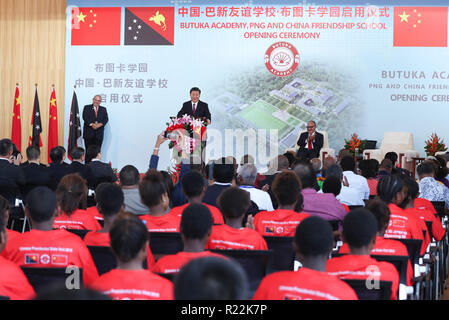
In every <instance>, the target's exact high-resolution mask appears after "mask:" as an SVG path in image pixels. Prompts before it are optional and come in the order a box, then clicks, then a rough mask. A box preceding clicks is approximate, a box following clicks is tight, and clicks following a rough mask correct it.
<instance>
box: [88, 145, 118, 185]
mask: <svg viewBox="0 0 449 320" xmlns="http://www.w3.org/2000/svg"><path fill="white" fill-rule="evenodd" d="M86 158H87V159H89V160H88V161H86V163H87V166H89V167H90V168H91V169H92V173H93V175H94V177H95V179H96V184H100V183H101V182H115V181H117V176H116V175H115V174H114V172H113V171H112V168H111V166H110V165H109V164H108V163H104V162H101V148H100V147H99V146H97V145H96V144H93V145H91V146H89V148H87V155H86Z"/></svg>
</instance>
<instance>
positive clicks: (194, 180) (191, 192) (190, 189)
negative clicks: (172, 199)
mask: <svg viewBox="0 0 449 320" xmlns="http://www.w3.org/2000/svg"><path fill="white" fill-rule="evenodd" d="M181 183H182V190H183V191H184V193H185V195H186V197H187V198H193V197H198V196H200V195H201V193H202V192H203V190H204V187H205V186H206V183H205V182H204V178H203V176H202V175H201V173H199V172H198V171H196V170H190V171H189V172H187V173H186V174H185V175H184V177H183V178H182V181H181Z"/></svg>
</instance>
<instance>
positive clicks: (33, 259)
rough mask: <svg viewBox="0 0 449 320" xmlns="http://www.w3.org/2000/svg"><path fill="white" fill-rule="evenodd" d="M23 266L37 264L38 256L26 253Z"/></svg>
mask: <svg viewBox="0 0 449 320" xmlns="http://www.w3.org/2000/svg"><path fill="white" fill-rule="evenodd" d="M25 264H39V255H38V254H34V253H26V254H25Z"/></svg>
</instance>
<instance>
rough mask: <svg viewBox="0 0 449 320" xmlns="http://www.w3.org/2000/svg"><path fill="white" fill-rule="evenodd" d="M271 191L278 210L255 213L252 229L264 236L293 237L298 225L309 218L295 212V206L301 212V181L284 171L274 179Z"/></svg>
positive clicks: (291, 172) (305, 214)
mask: <svg viewBox="0 0 449 320" xmlns="http://www.w3.org/2000/svg"><path fill="white" fill-rule="evenodd" d="M272 190H273V194H274V196H275V197H276V200H277V202H278V208H277V209H276V210H274V211H262V212H259V213H257V214H256V216H255V217H254V222H253V224H254V228H255V230H256V231H257V232H259V233H260V234H261V235H264V236H285V237H293V236H294V234H295V230H296V227H297V226H298V224H299V223H301V221H303V220H304V219H305V218H307V217H309V214H307V213H303V212H297V211H295V207H296V206H299V208H300V211H302V206H303V198H302V194H301V181H299V178H298V176H297V175H296V174H295V173H294V172H293V171H287V170H285V171H282V172H280V173H278V174H277V175H276V177H275V178H274V181H273V184H272Z"/></svg>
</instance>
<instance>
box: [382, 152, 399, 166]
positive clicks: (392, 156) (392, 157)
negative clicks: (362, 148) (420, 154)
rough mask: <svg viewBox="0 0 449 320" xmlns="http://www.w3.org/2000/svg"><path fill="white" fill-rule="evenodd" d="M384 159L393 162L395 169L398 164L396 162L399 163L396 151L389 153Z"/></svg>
mask: <svg viewBox="0 0 449 320" xmlns="http://www.w3.org/2000/svg"><path fill="white" fill-rule="evenodd" d="M384 159H389V160H391V163H392V165H393V167H394V165H395V164H396V161H398V154H397V153H396V152H394V151H390V152H387V153H386V154H385V157H384Z"/></svg>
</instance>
